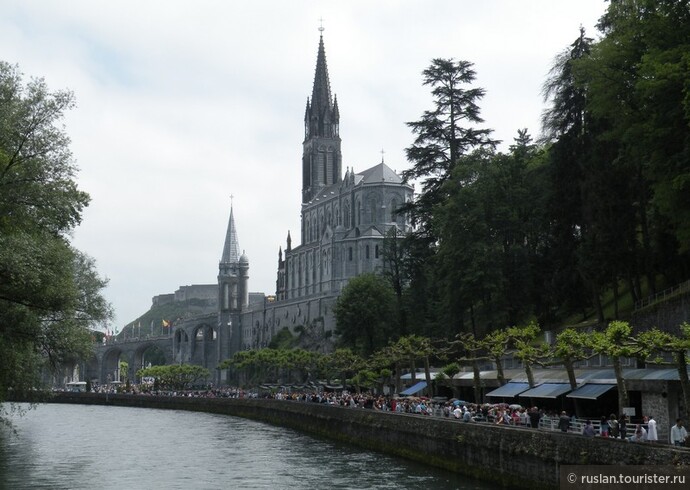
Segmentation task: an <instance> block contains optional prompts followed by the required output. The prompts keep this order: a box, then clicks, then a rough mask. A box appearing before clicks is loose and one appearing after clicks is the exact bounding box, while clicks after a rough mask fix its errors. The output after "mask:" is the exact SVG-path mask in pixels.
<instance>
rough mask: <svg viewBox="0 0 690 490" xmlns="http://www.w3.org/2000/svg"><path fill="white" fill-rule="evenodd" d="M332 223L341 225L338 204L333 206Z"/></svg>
mask: <svg viewBox="0 0 690 490" xmlns="http://www.w3.org/2000/svg"><path fill="white" fill-rule="evenodd" d="M333 225H334V226H338V225H342V223H341V222H340V208H339V207H338V206H336V207H335V219H334V221H333Z"/></svg>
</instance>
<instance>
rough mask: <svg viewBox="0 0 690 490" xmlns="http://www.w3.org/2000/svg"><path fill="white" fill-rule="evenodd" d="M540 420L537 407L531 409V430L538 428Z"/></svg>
mask: <svg viewBox="0 0 690 490" xmlns="http://www.w3.org/2000/svg"><path fill="white" fill-rule="evenodd" d="M540 418H541V414H540V413H539V410H538V409H537V407H532V408H531V409H530V411H529V423H530V425H531V426H532V428H533V429H538V428H539V419H540Z"/></svg>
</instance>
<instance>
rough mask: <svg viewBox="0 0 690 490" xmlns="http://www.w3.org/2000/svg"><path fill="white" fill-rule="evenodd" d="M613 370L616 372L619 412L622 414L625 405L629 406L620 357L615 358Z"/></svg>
mask: <svg viewBox="0 0 690 490" xmlns="http://www.w3.org/2000/svg"><path fill="white" fill-rule="evenodd" d="M613 371H614V372H615V373H616V384H617V385H618V413H619V414H620V413H623V407H627V406H628V389H627V388H626V387H625V380H624V379H623V367H622V366H621V358H620V357H614V358H613Z"/></svg>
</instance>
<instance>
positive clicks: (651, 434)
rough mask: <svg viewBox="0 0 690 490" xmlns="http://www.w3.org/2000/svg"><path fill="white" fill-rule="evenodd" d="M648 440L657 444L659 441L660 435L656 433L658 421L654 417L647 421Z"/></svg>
mask: <svg viewBox="0 0 690 490" xmlns="http://www.w3.org/2000/svg"><path fill="white" fill-rule="evenodd" d="M647 440H648V441H650V442H656V441H658V440H659V435H658V434H657V432H656V420H654V416H652V415H650V416H649V420H648V421H647Z"/></svg>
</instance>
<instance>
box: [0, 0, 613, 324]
mask: <svg viewBox="0 0 690 490" xmlns="http://www.w3.org/2000/svg"><path fill="white" fill-rule="evenodd" d="M605 8H606V3H605V1H604V0H521V1H517V0H485V1H476V0H475V1H466V0H447V1H429V0H387V1H380V0H376V1H374V0H347V1H338V2H336V1H328V2H327V1H299V0H294V1H285V0H264V1H260V0H259V1H257V0H252V1H250V0H244V1H220V0H218V1H199V0H195V1H191V0H187V1H175V0H161V1H152V0H148V1H139V0H131V1H128V0H118V1H116V2H112V1H111V2H105V1H97V0H84V1H75V0H72V1H69V2H59V1H57V0H54V1H50V0H43V1H39V0H0V12H1V14H0V53H1V54H0V57H1V58H2V59H3V60H4V61H7V62H10V63H13V64H18V65H19V67H20V70H21V71H22V72H23V73H24V74H25V75H26V76H27V77H29V76H32V77H44V78H45V80H46V82H47V84H48V86H49V87H50V88H51V89H53V90H56V89H65V88H66V89H70V90H72V91H74V93H75V95H76V99H77V108H76V109H74V110H72V111H70V112H69V113H68V115H67V117H66V120H65V123H66V129H67V132H68V134H69V135H70V137H71V139H72V146H71V149H72V152H73V154H74V157H75V160H76V163H77V165H78V167H79V169H80V172H79V175H78V182H79V185H80V188H81V189H82V190H84V191H86V192H88V193H89V194H90V195H91V198H92V202H91V205H90V206H89V207H88V208H87V210H86V212H85V213H84V220H83V223H82V224H81V226H80V227H79V228H78V229H77V230H76V232H75V234H74V243H75V245H76V247H77V248H79V249H80V250H82V251H84V252H85V253H87V254H89V255H91V256H92V257H94V258H95V259H96V263H97V267H98V270H99V271H100V274H101V275H102V276H105V277H107V278H108V279H109V280H110V283H109V286H108V288H107V289H106V291H105V295H106V297H107V299H108V300H109V301H110V302H111V303H112V305H113V307H114V309H115V313H116V320H115V323H114V326H115V327H116V328H117V329H118V330H121V329H122V327H123V326H124V325H126V324H128V323H129V322H131V321H132V320H134V319H135V318H137V317H138V316H139V315H141V314H143V313H144V312H146V311H147V310H148V309H149V307H150V305H151V298H152V297H153V296H155V295H157V294H162V293H172V292H174V291H175V290H176V289H177V288H178V287H179V286H181V285H190V284H213V283H215V282H216V276H217V273H218V261H219V259H220V256H221V253H222V250H223V242H224V238H225V231H226V227H227V221H228V217H229V214H230V195H231V194H232V195H233V196H234V201H233V202H234V216H235V223H236V225H237V230H238V237H239V243H240V249H242V250H244V251H246V253H247V255H248V257H249V260H250V269H249V274H250V278H249V284H250V290H251V291H261V292H265V293H267V294H272V293H273V292H274V291H275V272H276V266H277V259H278V247H279V246H282V247H283V249H284V248H285V238H286V236H287V232H288V230H290V231H291V232H292V237H293V240H294V241H293V246H294V245H298V244H299V213H300V204H301V156H302V140H303V136H304V133H303V128H304V126H303V118H304V109H305V104H306V100H307V97H308V96H310V95H311V88H312V83H313V77H314V69H315V66H316V54H317V48H318V41H319V31H318V28H319V25H320V20H319V19H323V27H324V29H325V30H324V33H323V35H324V43H325V47H326V58H327V61H328V70H329V74H330V81H331V90H332V92H333V93H334V94H337V96H338V104H339V108H340V118H341V120H340V136H341V138H342V153H343V171H344V170H345V167H354V169H355V171H362V170H365V169H366V168H369V167H371V166H372V165H375V164H376V163H378V162H380V161H381V150H382V149H383V150H384V151H385V154H384V157H385V162H386V164H388V165H389V166H390V167H391V168H393V169H395V170H397V171H398V172H400V171H401V170H403V169H405V168H408V167H409V163H408V162H407V161H406V159H405V152H404V149H405V148H406V147H408V146H409V145H410V144H411V143H412V139H413V137H412V134H411V133H410V131H409V128H408V127H407V126H406V125H405V122H407V121H413V120H416V119H418V118H419V117H420V116H421V114H422V112H423V111H424V110H425V109H430V108H431V97H430V95H429V89H428V87H423V86H422V84H421V72H422V70H423V69H424V68H426V67H427V66H428V65H429V63H430V61H431V59H433V58H455V59H462V60H467V61H470V62H472V63H474V65H475V70H476V72H477V79H476V83H475V85H476V86H479V87H483V88H484V89H485V90H486V96H485V97H484V99H483V100H482V101H481V103H480V105H481V108H482V117H483V118H484V120H485V125H484V127H488V128H492V129H493V130H494V137H495V138H497V139H500V140H503V141H504V144H503V145H502V148H507V145H509V144H510V143H511V142H512V139H513V137H514V136H515V135H516V134H517V130H518V129H520V128H528V129H529V131H530V133H531V134H532V135H533V136H535V137H537V136H538V135H539V130H540V127H539V118H540V114H541V112H542V110H543V109H544V107H545V105H544V103H543V100H542V97H541V86H542V84H543V82H544V80H545V77H546V75H547V73H548V71H549V69H550V67H551V65H552V63H553V59H554V56H556V54H558V53H559V52H561V51H562V50H563V49H565V48H566V47H567V46H568V45H569V44H570V43H571V42H572V41H573V40H574V39H575V38H576V37H577V36H578V33H579V31H578V29H579V27H580V25H582V26H584V27H585V28H586V30H587V33H588V34H589V35H590V36H591V37H596V36H595V34H596V32H595V29H594V25H595V23H596V21H597V19H598V18H599V17H600V16H601V15H602V14H603V13H604V11H605Z"/></svg>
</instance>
